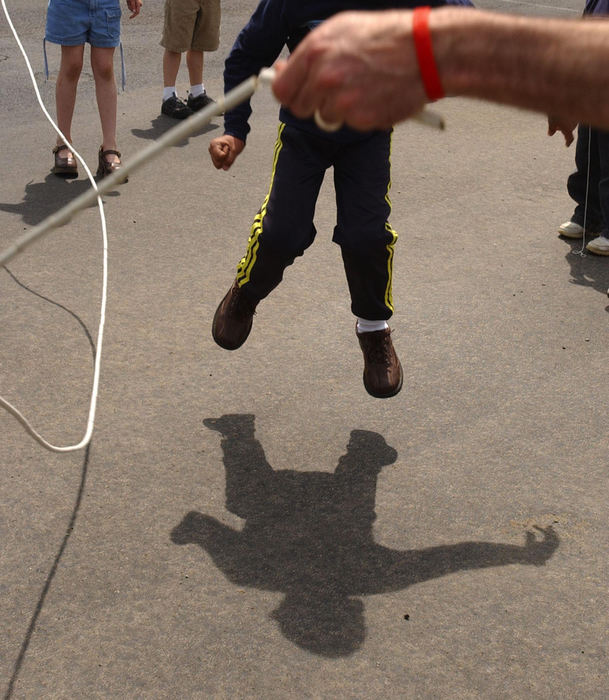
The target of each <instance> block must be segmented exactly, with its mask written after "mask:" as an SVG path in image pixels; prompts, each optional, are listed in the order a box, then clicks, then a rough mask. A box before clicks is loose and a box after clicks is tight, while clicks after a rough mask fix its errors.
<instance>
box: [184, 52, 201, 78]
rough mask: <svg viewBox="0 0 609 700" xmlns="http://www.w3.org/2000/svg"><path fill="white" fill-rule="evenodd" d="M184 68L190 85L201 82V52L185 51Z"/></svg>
mask: <svg viewBox="0 0 609 700" xmlns="http://www.w3.org/2000/svg"><path fill="white" fill-rule="evenodd" d="M186 66H187V67H188V77H189V78H190V84H191V85H199V84H200V83H202V82H203V51H194V50H191V51H187V52H186Z"/></svg>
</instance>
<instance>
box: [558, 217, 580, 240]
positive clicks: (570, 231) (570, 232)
mask: <svg viewBox="0 0 609 700" xmlns="http://www.w3.org/2000/svg"><path fill="white" fill-rule="evenodd" d="M558 235H559V236H564V237H565V238H583V236H584V227H583V226H580V225H579V224H576V223H575V221H565V223H564V224H561V225H560V226H559V227H558Z"/></svg>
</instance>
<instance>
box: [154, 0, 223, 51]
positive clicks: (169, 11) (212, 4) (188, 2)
mask: <svg viewBox="0 0 609 700" xmlns="http://www.w3.org/2000/svg"><path fill="white" fill-rule="evenodd" d="M220 16H221V12H220V0H165V25H164V27H163V38H162V39H161V46H163V47H165V48H166V49H168V50H169V51H175V52H176V53H183V52H184V51H189V50H190V49H192V50H194V51H215V50H216V49H217V48H218V45H219V43H220Z"/></svg>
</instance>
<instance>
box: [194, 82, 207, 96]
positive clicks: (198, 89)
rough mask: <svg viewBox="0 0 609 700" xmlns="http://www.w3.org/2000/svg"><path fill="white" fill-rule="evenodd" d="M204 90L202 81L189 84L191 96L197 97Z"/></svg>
mask: <svg viewBox="0 0 609 700" xmlns="http://www.w3.org/2000/svg"><path fill="white" fill-rule="evenodd" d="M204 92H205V86H204V85H203V83H199V84H198V85H191V86H190V94H191V95H192V96H193V97H199V95H202V94H203V93H204Z"/></svg>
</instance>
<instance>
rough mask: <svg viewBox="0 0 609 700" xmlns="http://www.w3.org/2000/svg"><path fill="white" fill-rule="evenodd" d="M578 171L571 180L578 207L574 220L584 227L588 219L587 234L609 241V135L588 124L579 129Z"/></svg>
mask: <svg viewBox="0 0 609 700" xmlns="http://www.w3.org/2000/svg"><path fill="white" fill-rule="evenodd" d="M588 152H589V153H590V174H589V175H588ZM575 167H576V168H577V170H576V171H575V172H574V173H572V174H571V175H569V179H568V180H567V190H568V192H569V195H570V196H571V199H573V200H575V202H576V203H577V206H576V207H575V211H574V212H573V216H572V217H571V219H572V221H574V222H575V223H577V224H579V225H580V226H583V225H584V216H585V218H586V230H587V231H590V232H592V233H600V234H601V236H604V237H605V238H609V132H606V131H599V130H598V129H594V128H590V127H589V126H586V125H584V124H580V125H579V126H578V128H577V145H576V147H575ZM586 183H588V186H587V189H588V203H587V206H586Z"/></svg>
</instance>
